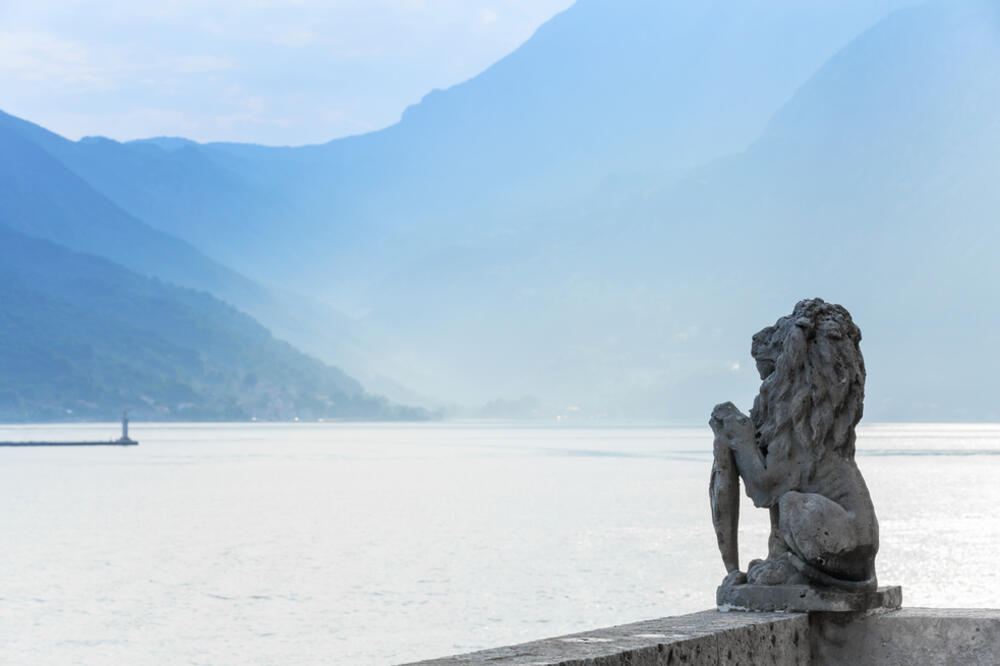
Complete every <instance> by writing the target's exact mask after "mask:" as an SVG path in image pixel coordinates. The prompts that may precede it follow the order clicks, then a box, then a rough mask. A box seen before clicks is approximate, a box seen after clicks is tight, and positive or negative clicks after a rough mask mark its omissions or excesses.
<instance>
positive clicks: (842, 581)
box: [788, 553, 878, 592]
mask: <svg viewBox="0 0 1000 666" xmlns="http://www.w3.org/2000/svg"><path fill="white" fill-rule="evenodd" d="M788 555H789V556H790V557H789V559H790V560H791V562H792V566H794V567H795V568H796V569H798V571H799V573H801V574H802V575H803V576H805V577H806V578H808V579H809V580H811V581H813V582H816V583H819V584H820V585H825V586H827V587H833V588H837V589H840V590H847V591H849V592H873V591H875V589H877V588H878V580H877V579H876V578H875V573H874V572H872V574H871V576H869V577H868V578H866V579H865V580H848V579H846V578H837V577H836V576H831V575H830V574H828V573H826V572H824V571H820V570H819V569H817V568H816V567H814V566H813V565H811V564H809V563H808V562H806V561H805V560H803V559H802V558H800V557H799V556H798V555H796V554H795V553H788Z"/></svg>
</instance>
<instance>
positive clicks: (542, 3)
mask: <svg viewBox="0 0 1000 666" xmlns="http://www.w3.org/2000/svg"><path fill="white" fill-rule="evenodd" d="M571 4H572V0H155V1H150V0H128V1H117V0H30V1H26V0H0V91H2V93H0V109H2V110H3V111H6V112H8V113H12V114H14V115H17V116H21V117H24V118H27V119H28V120H31V121H34V122H37V123H39V124H41V125H44V126H46V127H48V128H49V129H52V130H54V131H56V132H58V133H60V134H63V135H65V136H68V137H70V138H73V139H77V138H79V137H81V136H84V135H90V134H102V135H105V136H110V137H113V138H116V139H122V140H124V139H133V138H138V137H147V136H158V135H172V136H186V137H189V138H192V139H195V140H199V141H210V140H225V141H252V142H257V143H267V144H302V143H319V142H323V141H328V140H330V139H332V138H335V137H338V136H343V135H347V134H356V133H359V132H365V131H368V130H372V129H377V128H380V127H384V126H386V125H389V124H392V123H393V122H395V121H396V120H398V118H399V116H400V113H401V112H402V111H403V109H404V108H405V107H406V106H407V105H409V104H413V103H415V102H417V101H419V100H420V98H421V97H422V96H423V95H424V94H425V93H426V92H428V91H429V90H430V89H432V88H444V87H447V86H450V85H453V84H455V83H458V82H460V81H463V80H465V79H467V78H469V77H471V76H474V75H475V74H477V73H478V72H480V71H482V70H483V69H484V68H485V67H488V66H489V65H490V64H491V63H492V62H494V61H496V60H497V59H499V58H500V57H502V56H503V55H505V54H507V53H509V52H510V51H512V50H513V49H514V48H516V47H517V46H518V45H519V44H521V43H522V42H523V41H524V40H526V39H527V38H528V37H530V36H531V34H532V33H533V32H534V31H535V29H537V28H538V26H539V25H541V24H542V23H543V22H545V21H546V20H547V19H549V18H550V17H551V16H553V15H554V14H556V13H557V12H559V11H561V10H563V9H565V8H566V7H568V6H569V5H571Z"/></svg>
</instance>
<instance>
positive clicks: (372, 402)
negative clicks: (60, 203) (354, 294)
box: [0, 226, 427, 421]
mask: <svg viewBox="0 0 1000 666" xmlns="http://www.w3.org/2000/svg"><path fill="white" fill-rule="evenodd" d="M0 303H2V304H3V307H2V308H0V420H2V421H39V420H77V419H81V420H86V419H108V418H113V417H114V416H115V415H116V414H117V413H119V412H120V411H121V410H122V409H123V408H129V409H130V410H131V411H132V413H133V414H134V415H135V417H136V418H140V419H159V420H174V419H178V420H199V419H211V420H242V419H250V418H257V419H294V418H300V419H305V420H314V419H320V418H323V419H421V418H426V416H427V415H426V414H425V413H424V412H422V411H419V410H411V409H407V408H403V407H398V406H394V405H391V404H390V403H388V402H387V401H386V400H384V399H382V398H378V397H374V396H371V395H368V394H366V393H365V392H364V391H363V390H362V389H361V387H360V385H359V384H358V383H357V382H355V381H354V380H353V379H351V378H350V377H348V376H346V375H345V374H343V373H342V372H340V371H339V370H337V369H335V368H331V367H329V366H326V365H324V364H323V363H321V362H320V361H318V360H315V359H313V358H311V357H309V356H306V355H305V354H302V353H301V352H298V351H296V350H295V349H294V348H292V347H291V346H290V345H288V344H286V343H284V342H281V341H278V340H276V339H274V338H273V337H272V336H271V334H270V333H269V332H268V331H267V330H266V329H264V328H263V327H262V326H260V325H259V324H258V323H256V322H255V321H254V320H253V319H251V318H250V317H248V316H247V315H244V314H242V313H240V312H238V311H236V310H234V309H233V308H231V307H229V306H228V305H226V304H224V303H222V302H221V301H219V300H217V299H215V298H213V297H212V296H209V295H208V294H205V293H201V292H196V291H191V290H187V289H183V288H179V287H174V286H172V285H168V284H165V283H163V282H160V281H159V280H156V279H152V278H146V277H142V276H139V275H136V274H135V273H132V272H130V271H128V270H126V269H124V268H122V267H120V266H117V265H116V264H113V263H111V262H108V261H106V260H103V259H100V258H97V257H94V256H90V255H85V254H79V253H75V252H72V251H69V250H67V249H65V248H62V247H60V246H57V245H55V244H52V243H49V242H46V241H40V240H35V239H31V238H29V237H26V236H24V235H22V234H19V233H17V232H14V231H12V230H10V229H9V228H6V227H3V226H0Z"/></svg>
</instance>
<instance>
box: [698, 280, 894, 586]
mask: <svg viewBox="0 0 1000 666" xmlns="http://www.w3.org/2000/svg"><path fill="white" fill-rule="evenodd" d="M860 341H861V331H860V330H859V329H858V327H857V326H855V324H854V322H853V321H852V319H851V315H850V314H849V313H848V312H847V310H845V309H844V308H843V307H841V306H839V305H833V304H830V303H826V302H824V301H822V300H820V299H818V298H816V299H811V300H805V301H801V302H799V303H798V304H797V305H796V306H795V310H794V311H793V312H792V314H790V315H788V316H786V317H782V318H781V319H779V320H778V321H777V323H775V325H774V326H769V327H767V328H765V329H764V330H762V331H760V332H759V333H757V334H756V335H754V336H753V344H752V346H751V352H750V353H751V355H752V356H753V357H754V359H755V360H756V362H757V370H758V371H759V372H760V378H761V380H762V382H761V385H760V394H759V395H758V396H757V398H756V400H754V405H753V409H751V410H750V416H749V417H748V416H746V415H744V414H742V413H741V412H740V411H739V410H738V409H737V408H736V407H735V406H734V405H733V404H732V403H730V402H726V403H723V404H721V405H718V406H716V407H715V409H714V410H713V411H712V418H711V420H710V422H709V423H710V425H711V426H712V430H713V432H714V433H715V444H714V455H715V457H714V463H713V465H712V476H711V482H710V495H711V505H712V522H713V524H714V527H715V532H716V535H717V537H718V542H719V550H720V551H721V553H722V560H723V562H724V563H725V566H726V570H727V571H728V572H729V573H728V575H727V576H726V578H725V580H724V581H723V585H724V586H725V585H738V584H742V583H750V584H755V585H792V584H809V585H814V586H822V587H831V588H839V589H842V590H849V591H869V590H874V589H875V588H876V578H875V554H876V552H877V551H878V521H877V520H876V518H875V508H874V507H873V506H872V501H871V497H870V495H869V493H868V487H867V486H866V485H865V481H864V479H863V478H862V476H861V472H860V471H859V470H858V467H857V465H856V464H855V462H854V441H855V434H854V427H855V426H856V425H857V423H858V421H860V420H861V413H862V402H863V399H864V390H865V364H864V359H863V358H862V356H861V350H860V347H859V343H860ZM739 479H743V484H744V486H745V489H746V493H747V495H748V496H749V497H750V498H751V499H752V500H753V503H754V505H756V506H758V507H767V508H768V509H769V510H770V512H771V535H770V538H769V540H768V554H767V559H765V560H754V561H752V562H751V563H750V566H749V567H748V568H747V571H746V573H743V572H742V571H740V568H739V551H738V545H737V528H738V523H739V481H738V480H739Z"/></svg>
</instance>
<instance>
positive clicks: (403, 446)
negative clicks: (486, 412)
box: [0, 424, 1000, 665]
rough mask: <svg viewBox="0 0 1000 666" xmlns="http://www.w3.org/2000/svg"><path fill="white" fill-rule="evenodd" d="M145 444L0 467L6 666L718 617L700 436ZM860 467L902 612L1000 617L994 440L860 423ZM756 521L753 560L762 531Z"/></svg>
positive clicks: (196, 431)
mask: <svg viewBox="0 0 1000 666" xmlns="http://www.w3.org/2000/svg"><path fill="white" fill-rule="evenodd" d="M116 430H117V426H116V425H114V424H109V425H105V426H83V427H81V426H64V427H44V428H42V427H37V428H36V427H18V428H12V427H6V428H0V440H6V439H21V440H26V439H38V438H60V439H93V438H98V439H104V438H110V437H113V436H115V433H116ZM132 434H133V436H134V437H136V438H138V439H139V440H141V442H142V444H141V445H140V446H139V447H133V448H104V449H83V450H73V449H0V461H2V464H0V489H2V490H0V492H2V493H3V499H4V507H5V510H4V511H3V512H2V514H0V534H2V539H3V542H2V548H0V576H2V584H0V663H9V664H46V665H47V664H157V665H160V664H341V663H342V664H355V663H360V664H366V663H373V664H390V663H395V662H402V661H407V660H414V659H418V658H428V657H434V656H441V655H446V654H451V653H455V652H464V651H468V650H473V649H477V648H482V647H489V646H494V645H502V644H508V643H513V642H520V641H526V640H531V639H535V638H542V637H545V636H551V635H557V634H561V633H566V632H571V631H578V630H584V629H591V628H595V627H599V626H605V625H611V624H616V623H623V622H633V621H637V620H640V619H648V618H654V617H660V616H664V615H673V614H679V613H688V612H693V611H697V610H703V609H706V608H710V607H712V605H713V603H714V590H715V586H716V585H717V584H718V582H719V580H720V579H721V577H722V574H723V573H724V572H723V569H722V565H721V563H720V561H719V558H718V554H717V551H716V547H715V544H714V536H713V534H712V530H711V526H710V524H709V519H708V498H707V483H708V468H709V465H710V455H709V453H708V452H709V450H710V448H711V436H710V433H709V432H708V430H707V429H704V430H703V429H691V430H681V429H657V428H593V429H570V428H562V427H560V428H555V427H553V428H525V427H502V426H501V427H496V426H478V425H477V426H467V425H427V426H382V425H365V426H356V425H329V424H327V425H296V426H288V425H280V426H274V425H253V426H242V425H240V426H229V425H227V426H204V425H169V426H166V425H145V424H135V425H134V427H133V432H132ZM858 463H859V465H860V466H861V468H862V471H863V472H864V473H865V475H866V477H867V479H868V483H869V486H870V487H871V491H872V495H873V497H874V500H875V505H876V508H877V510H878V514H879V519H880V522H881V528H882V550H881V552H880V554H879V560H878V567H879V574H880V579H881V580H882V582H883V583H898V584H902V585H903V587H904V599H905V603H906V604H907V605H910V606H965V607H974V606H979V607H991V606H992V607H996V606H997V604H998V602H997V600H996V597H997V594H998V592H1000V577H998V573H997V566H996V562H995V556H996V553H998V552H1000V519H998V518H997V516H996V511H997V507H1000V483H998V481H997V480H998V479H1000V425H947V426H942V425H891V426H889V425H886V426H881V425H875V426H868V427H865V428H862V430H861V431H860V440H859V456H858ZM743 515H744V521H745V523H746V527H745V529H744V530H743V533H742V534H741V544H742V546H743V551H742V555H743V560H744V561H746V560H747V559H749V558H750V557H751V556H757V555H761V554H763V552H764V550H765V538H766V526H767V516H766V512H764V511H762V510H753V509H752V508H751V507H750V506H749V505H747V506H745V507H744V509H743Z"/></svg>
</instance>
